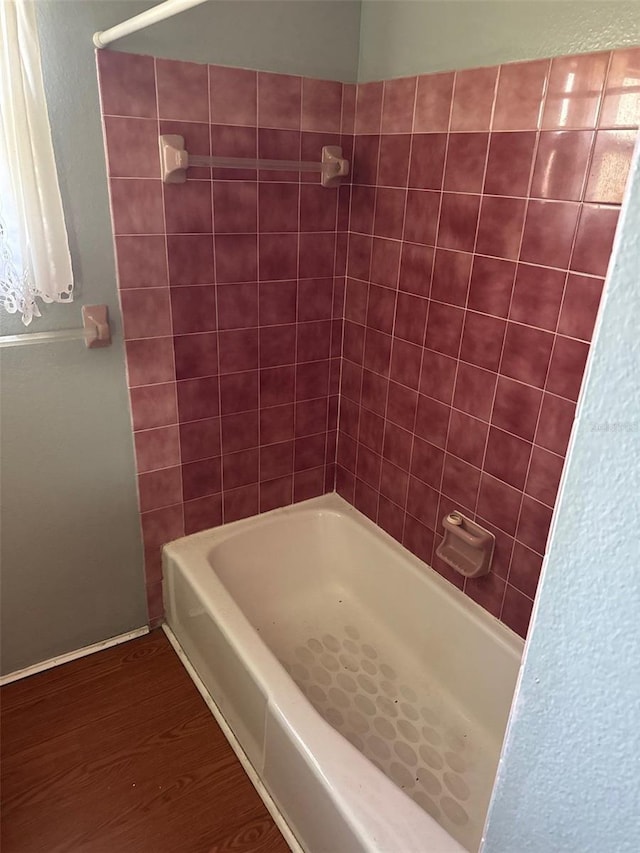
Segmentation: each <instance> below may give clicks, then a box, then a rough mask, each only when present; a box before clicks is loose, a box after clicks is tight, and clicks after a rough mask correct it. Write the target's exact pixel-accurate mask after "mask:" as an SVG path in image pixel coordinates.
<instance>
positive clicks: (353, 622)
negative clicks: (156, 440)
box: [164, 494, 522, 853]
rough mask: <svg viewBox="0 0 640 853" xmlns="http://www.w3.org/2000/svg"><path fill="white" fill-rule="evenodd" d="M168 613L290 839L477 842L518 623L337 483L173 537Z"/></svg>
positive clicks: (391, 844) (351, 848)
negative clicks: (444, 572) (482, 602)
mask: <svg viewBox="0 0 640 853" xmlns="http://www.w3.org/2000/svg"><path fill="white" fill-rule="evenodd" d="M164 596H165V605H166V614H167V615H166V619H167V631H168V634H169V636H170V639H171V640H172V642H173V643H174V645H175V646H176V648H177V650H178V653H179V654H180V656H181V658H182V659H183V661H184V662H185V665H186V666H187V668H188V669H189V671H190V673H191V674H192V677H194V680H195V681H196V683H197V684H198V686H199V687H200V689H201V691H202V692H203V694H204V695H205V698H206V699H207V701H208V703H209V705H210V707H211V709H212V711H213V712H214V714H215V715H216V717H217V718H218V720H219V722H220V723H221V725H222V727H223V729H224V731H225V733H226V734H227V736H228V737H229V739H230V741H231V743H232V745H233V746H234V749H235V750H236V752H237V754H238V755H239V757H240V759H241V761H242V762H243V764H244V766H245V768H246V769H247V771H248V773H249V775H250V777H251V778H252V780H253V782H254V784H255V785H256V787H257V789H258V791H259V792H260V793H261V795H262V797H263V799H264V800H265V802H266V804H267V806H268V808H269V809H270V811H271V813H272V814H273V815H274V817H275V819H276V821H277V823H278V824H279V826H280V828H281V829H282V830H283V832H284V834H285V837H286V839H287V841H288V842H289V844H290V846H291V847H292V849H297V850H304V851H308V853H360V851H362V853H364V851H366V853H373V851H381V852H382V851H384V853H423V851H424V853H453V851H462V850H469V851H475V850H477V848H478V845H479V843H480V839H481V835H482V829H483V824H484V819H485V815H486V811H487V807H488V803H489V798H490V794H491V789H492V786H493V780H494V776H495V772H496V768H497V763H498V758H499V754H500V748H501V744H502V739H503V736H504V730H505V726H506V722H507V717H508V713H509V708H510V703H511V698H512V694H513V691H514V687H515V681H516V676H517V672H518V668H519V663H520V656H521V651H522V641H521V640H520V638H518V637H516V635H515V634H513V633H512V632H511V631H510V630H509V629H508V628H506V627H505V626H504V625H502V624H501V623H499V622H498V621H497V620H495V619H494V618H493V617H491V616H490V615H489V614H488V613H486V612H485V611H484V610H483V609H482V608H480V607H479V606H478V605H477V604H475V603H474V602H473V601H471V600H470V599H469V598H467V597H465V596H464V595H463V594H462V593H461V592H460V591H459V590H457V589H456V588H454V587H453V586H452V585H451V584H449V583H447V582H446V581H444V580H443V579H442V578H440V576H439V575H438V574H437V573H436V572H435V571H433V570H432V569H430V568H429V567H428V566H426V565H425V564H424V563H422V562H421V561H420V560H418V559H417V558H415V557H414V556H412V555H411V554H410V553H409V552H408V551H406V550H405V549H404V548H402V547H401V546H400V545H399V544H398V543H397V542H395V541H394V540H393V539H392V538H391V537H390V536H388V535H387V534H386V533H384V532H383V531H381V530H380V529H379V528H378V527H376V526H375V525H374V524H373V523H372V522H370V521H369V520H368V519H367V518H366V517H364V516H363V515H361V514H360V513H359V512H358V511H357V510H355V509H354V508H353V507H351V506H350V505H349V504H347V503H346V502H345V501H344V500H342V498H340V497H339V496H338V495H336V494H331V495H325V496H323V497H320V498H314V499H312V500H309V501H306V502H304V503H301V504H297V505H295V506H293V507H287V508H284V509H278V510H274V511H273V512H270V513H267V514H265V515H262V516H259V517H257V518H250V519H245V520H242V521H238V522H235V523H232V524H227V525H224V526H222V527H219V528H216V529H213V530H208V531H204V532H202V533H196V534H194V535H192V536H188V537H185V538H183V539H180V540H177V541H175V542H172V543H170V544H168V545H166V546H165V549H164Z"/></svg>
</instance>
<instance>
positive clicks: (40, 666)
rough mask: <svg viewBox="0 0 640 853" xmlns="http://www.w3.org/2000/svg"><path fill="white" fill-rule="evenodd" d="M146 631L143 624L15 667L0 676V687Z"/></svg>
mask: <svg viewBox="0 0 640 853" xmlns="http://www.w3.org/2000/svg"><path fill="white" fill-rule="evenodd" d="M148 633H149V627H148V626H147V625H145V626H144V627H143V628H136V629H135V631H127V633H126V634H118V636H117V637H111V639H109V640H102V642H100V643H94V644H93V645H91V646H84V648H82V649H76V650H75V651H73V652H67V653H66V654H64V655H58V656H57V657H55V658H49V660H43V661H42V662H41V663H34V664H33V665H32V666H27V667H25V668H24V669H17V670H16V671H15V672H10V673H9V674H8V675H2V676H0V687H2V686H3V685H5V684H11V682H12V681H18V680H19V679H21V678H28V676H30V675H36V673H38V672H44V671H45V670H47V669H53V667H54V666H60V665H61V664H63V663H69V662H70V661H72V660H77V659H78V658H84V657H86V656H87V655H92V654H93V653H94V652H101V651H103V650H104V649H108V648H110V647H111V646H117V645H119V644H120V643H126V642H127V641H128V640H134V639H135V638H136V637H143V636H144V635H145V634H148Z"/></svg>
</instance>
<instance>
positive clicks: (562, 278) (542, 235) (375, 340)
mask: <svg viewBox="0 0 640 853" xmlns="http://www.w3.org/2000/svg"><path fill="white" fill-rule="evenodd" d="M639 121H640V49H638V48H636V49H631V50H621V51H615V52H613V53H599V54H590V55H582V56H569V57H562V58H558V59H553V60H541V61H535V62H523V63H515V64H511V65H503V66H500V67H495V68H480V69H472V70H465V71H461V72H457V73H443V74H433V75H426V76H421V77H418V78H407V79H402V80H392V81H387V82H384V83H366V84H363V85H359V86H358V88H357V106H356V114H355V146H354V163H353V186H352V195H351V209H350V226H349V230H350V237H349V249H348V267H347V275H348V278H347V284H346V299H345V331H344V341H343V353H342V354H343V363H342V383H341V403H340V422H339V439H338V456H337V461H338V468H337V489H338V491H339V492H340V494H342V495H343V496H344V497H345V498H346V499H347V500H349V501H351V502H352V503H354V504H355V506H356V507H358V508H359V509H360V510H362V511H363V512H364V513H366V514H367V515H368V516H369V517H370V518H372V519H373V520H374V521H376V522H377V523H378V524H379V525H380V526H381V527H383V528H384V529H385V530H386V531H388V532H389V533H390V534H391V535H392V536H394V537H395V538H396V539H397V540H398V541H400V542H402V543H403V544H404V545H405V546H406V547H407V548H409V549H410V550H411V551H412V552H413V553H415V554H416V555H417V556H418V557H420V558H422V559H424V560H425V561H426V562H428V563H430V564H431V565H432V566H433V567H434V568H435V569H436V570H437V571H439V572H440V573H441V574H442V575H444V577H446V578H447V579H448V580H450V581H451V582H452V583H453V584H455V585H456V586H458V587H460V588H462V589H464V592H465V593H466V594H467V595H469V596H470V597H471V598H473V599H474V600H476V601H477V602H479V603H480V604H481V605H482V606H484V607H485V608H486V609H487V610H489V611H490V612H491V613H493V614H494V615H495V616H497V617H499V618H500V619H502V621H504V622H505V623H506V624H507V625H509V626H510V627H511V628H513V629H514V630H516V631H517V632H519V633H520V634H522V635H524V634H525V633H526V630H527V626H528V622H529V617H530V613H531V607H532V603H533V597H534V594H535V590H536V585H537V581H538V576H539V573H540V567H541V563H542V557H543V554H544V550H545V543H546V539H547V534H548V530H549V524H550V520H551V514H552V510H553V506H554V502H555V498H556V492H557V489H558V483H559V480H560V475H561V471H562V466H563V461H564V454H565V451H566V448H567V442H568V439H569V433H570V430H571V426H572V422H573V417H574V411H575V406H576V400H577V398H578V393H579V390H580V385H581V381H582V376H583V371H584V366H585V360H586V358H587V353H588V350H589V342H590V339H591V335H592V331H593V326H594V321H595V317H596V312H597V309H598V304H599V301H600V296H601V293H602V288H603V283H604V276H605V273H606V270H607V263H608V260H609V256H610V253H611V245H612V240H613V235H614V231H615V227H616V222H617V218H618V212H619V207H620V203H621V201H622V193H623V189H624V185H625V181H626V177H627V172H628V168H629V162H630V158H631V153H632V150H633V145H634V142H635V138H636V134H637V129H638V123H639ZM454 507H456V508H458V509H461V510H462V511H463V512H465V513H466V514H468V515H470V516H471V517H472V518H475V519H477V520H478V521H479V523H481V524H483V525H485V526H486V527H488V528H489V529H490V530H491V531H493V532H494V533H495V535H496V541H497V548H496V556H495V560H494V565H493V570H492V572H491V574H489V575H488V576H487V577H486V578H481V579H476V580H467V581H466V582H465V581H464V580H463V578H462V577H461V576H459V575H457V574H456V573H454V572H453V571H451V570H450V569H449V568H448V567H447V566H446V565H444V564H443V563H442V562H441V561H440V560H439V558H438V557H437V556H436V554H435V549H436V547H437V546H438V544H439V542H440V541H441V536H440V534H441V529H442V528H441V519H442V517H443V516H444V515H445V514H446V513H447V512H449V511H450V510H451V509H453V508H454Z"/></svg>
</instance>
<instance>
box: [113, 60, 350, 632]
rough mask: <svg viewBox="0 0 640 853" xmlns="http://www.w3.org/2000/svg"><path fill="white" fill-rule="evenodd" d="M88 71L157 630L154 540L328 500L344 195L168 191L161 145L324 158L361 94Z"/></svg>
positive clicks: (239, 186) (221, 182) (191, 69)
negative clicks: (175, 136)
mask: <svg viewBox="0 0 640 853" xmlns="http://www.w3.org/2000/svg"><path fill="white" fill-rule="evenodd" d="M98 66H99V77H100V90H101V99H102V109H103V114H104V128H105V143H106V150H107V163H108V172H109V184H110V193H111V206H112V219H113V228H114V236H115V246H116V255H117V267H118V280H119V288H120V298H121V304H122V313H123V323H124V337H125V340H126V352H127V368H128V381H129V387H130V395H131V408H132V417H133V429H134V438H135V450H136V459H137V467H138V484H139V496H140V511H141V521H142V531H143V539H144V547H145V565H146V580H147V589H148V600H149V608H150V615H151V618H152V620H157V619H158V618H159V617H160V616H161V615H162V601H161V594H160V589H161V564H160V547H161V545H162V544H163V543H164V542H167V541H169V540H171V539H174V538H176V537H178V536H181V535H183V534H185V533H192V532H195V531H198V530H201V529H204V528H207V527H211V526H215V525H217V524H220V523H222V522H227V521H232V520H235V519H239V518H242V517H244V516H248V515H253V514H255V513H258V512H263V511H266V510H269V509H273V508H275V507H278V506H283V505H286V504H289V503H291V502H292V501H299V500H304V499H306V498H309V497H313V496H315V495H319V494H322V493H323V492H325V491H332V490H333V488H334V483H335V453H336V450H335V448H336V434H337V433H336V424H337V412H338V391H339V376H340V356H341V341H342V322H343V321H342V314H343V302H344V266H345V262H346V242H347V238H346V230H347V215H348V187H347V188H345V190H341V191H340V192H339V191H338V190H336V189H324V188H322V187H321V186H320V185H319V178H318V176H317V175H313V174H312V175H309V174H304V175H302V176H300V174H299V173H297V172H296V173H275V172H265V173H264V174H262V173H261V174H256V172H255V170H253V171H252V170H235V171H229V170H214V174H213V175H212V174H211V170H210V169H204V168H199V169H197V170H193V171H192V172H190V179H189V181H188V182H187V183H186V184H180V185H163V184H162V183H161V181H160V179H159V161H158V141H157V140H158V134H159V133H179V134H182V135H183V136H184V137H185V140H186V147H187V150H188V151H190V152H191V153H195V154H204V155H209V154H214V155H226V156H244V157H250V158H255V157H257V156H260V157H265V158H276V159H293V160H298V159H307V160H310V159H311V160H319V158H320V152H321V148H322V146H323V145H329V144H339V143H340V141H341V137H340V132H341V117H342V99H343V89H344V88H346V89H347V90H348V93H347V94H348V96H350V97H352V96H353V95H354V94H355V90H354V87H343V86H342V84H341V83H334V82H330V81H322V80H308V79H304V80H303V79H302V78H300V77H290V76H283V75H278V74H268V73H261V72H255V71H245V70H240V69H233V68H222V67H217V66H208V67H207V66H206V65H197V64H194V63H186V62H174V61H167V60H155V59H154V58H153V57H148V56H137V55H132V54H126V53H116V52H109V51H100V52H98ZM345 103H346V109H347V112H349V106H348V105H349V100H348V97H347V98H346V99H345ZM352 112H353V109H352V108H351V114H352ZM347 129H348V130H349V131H351V130H352V128H351V127H348V128H347ZM344 143H345V146H346V147H347V148H349V147H350V143H351V139H350V137H347V138H345V140H344ZM347 156H349V154H348V155H347ZM341 232H342V233H341ZM336 273H342V275H337V274H336Z"/></svg>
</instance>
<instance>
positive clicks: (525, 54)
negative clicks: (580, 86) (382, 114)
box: [358, 0, 640, 81]
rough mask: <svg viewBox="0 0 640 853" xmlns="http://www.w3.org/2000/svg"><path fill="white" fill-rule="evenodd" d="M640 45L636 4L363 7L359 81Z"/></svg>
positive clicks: (443, 0) (414, 2) (555, 1)
mask: <svg viewBox="0 0 640 853" xmlns="http://www.w3.org/2000/svg"><path fill="white" fill-rule="evenodd" d="M636 44H640V3H638V2H637V0H600V2H591V0H363V3H362V22H361V30H360V64H359V74H358V76H359V79H360V80H362V81H366V80H381V79H386V78H388V77H402V76H403V75H408V74H423V73H428V72H430V71H441V70H451V69H457V68H473V67H476V66H480V65H494V64H498V63H501V62H513V61H515V60H519V59H536V58H539V57H547V56H560V55H563V54H570V53H585V52H588V51H594V50H607V49H609V48H612V47H623V46H628V45H636Z"/></svg>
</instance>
